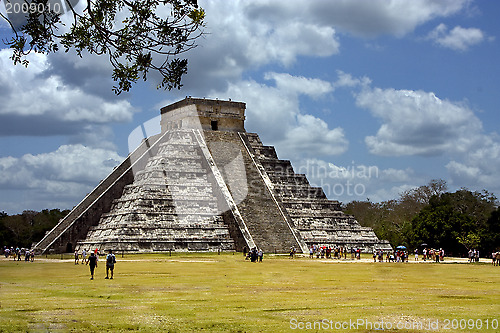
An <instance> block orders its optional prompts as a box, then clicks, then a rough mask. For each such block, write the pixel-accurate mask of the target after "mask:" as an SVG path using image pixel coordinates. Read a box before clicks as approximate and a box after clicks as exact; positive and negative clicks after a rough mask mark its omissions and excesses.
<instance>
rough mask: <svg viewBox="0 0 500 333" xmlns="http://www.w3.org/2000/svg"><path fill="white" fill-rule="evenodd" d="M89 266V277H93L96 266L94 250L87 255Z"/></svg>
mask: <svg viewBox="0 0 500 333" xmlns="http://www.w3.org/2000/svg"><path fill="white" fill-rule="evenodd" d="M89 266H90V279H91V280H93V279H94V269H95V268H96V267H97V256H96V255H95V253H94V252H92V253H90V257H89Z"/></svg>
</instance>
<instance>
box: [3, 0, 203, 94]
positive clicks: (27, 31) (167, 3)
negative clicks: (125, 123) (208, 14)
mask: <svg viewBox="0 0 500 333" xmlns="http://www.w3.org/2000/svg"><path fill="white" fill-rule="evenodd" d="M21 1H22V2H21V5H23V6H24V7H20V8H25V9H26V10H23V11H24V12H27V13H26V16H25V17H22V19H21V20H20V19H19V17H16V16H13V15H14V14H13V13H12V6H13V5H15V4H16V3H18V5H19V0H18V1H15V0H5V4H6V8H8V6H9V5H10V6H11V7H10V8H11V15H9V14H8V15H7V16H5V15H3V14H1V13H0V16H2V17H3V18H4V19H5V20H7V22H8V23H9V24H10V26H11V28H12V31H13V36H12V38H11V39H10V40H7V41H5V43H6V44H7V45H9V46H10V48H11V49H12V51H13V54H12V57H11V59H12V60H13V61H14V64H19V63H21V64H23V65H25V66H28V60H27V58H26V56H27V55H28V54H29V53H31V52H41V53H45V54H49V53H52V52H57V51H59V49H60V47H61V46H62V47H64V49H65V51H66V52H68V51H69V50H71V49H73V50H75V51H76V53H77V54H78V55H79V56H80V57H82V55H83V54H84V53H85V51H86V52H88V53H90V54H96V55H106V56H108V57H109V61H110V63H111V65H112V66H113V74H112V78H113V80H115V81H117V82H118V86H115V87H113V91H114V92H115V93H116V94H120V93H121V92H123V91H129V90H130V88H131V86H132V84H133V83H136V82H137V81H138V80H139V79H140V78H141V77H142V79H143V80H146V79H147V74H148V72H149V71H150V70H154V71H156V72H158V73H159V74H160V75H161V77H162V81H161V83H160V84H159V85H158V87H157V88H163V89H169V90H170V89H173V88H180V87H181V86H182V85H181V77H182V75H184V74H185V73H186V72H187V60H186V59H179V58H177V56H178V55H180V54H182V53H184V52H186V51H188V50H190V49H192V48H193V47H195V46H196V44H195V40H196V39H197V38H199V37H200V36H201V35H202V30H201V29H202V27H203V26H204V18H205V12H204V11H203V9H201V8H199V7H198V5H197V1H196V0H93V1H92V0H87V1H86V7H85V9H84V10H83V12H79V11H78V10H77V9H76V4H78V1H75V0H64V1H63V3H64V7H65V8H66V9H67V12H68V14H69V15H68V16H69V17H71V18H72V23H71V26H70V27H69V29H68V28H67V25H66V23H65V22H63V21H62V20H61V17H62V14H63V9H62V8H61V6H59V7H57V6H56V3H54V1H53V0H21ZM15 10H17V11H19V8H17V9H15ZM165 11H169V12H170V14H169V15H166V17H165V14H162V12H165ZM60 31H64V32H62V33H61V32H60Z"/></svg>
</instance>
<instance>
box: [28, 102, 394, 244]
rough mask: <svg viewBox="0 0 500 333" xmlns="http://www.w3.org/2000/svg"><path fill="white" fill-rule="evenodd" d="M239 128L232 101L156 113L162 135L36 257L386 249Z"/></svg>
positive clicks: (240, 116)
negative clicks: (83, 252)
mask: <svg viewBox="0 0 500 333" xmlns="http://www.w3.org/2000/svg"><path fill="white" fill-rule="evenodd" d="M244 121H245V103H241V102H233V101H221V100H210V99H199V98H190V97H189V98H185V99H183V100H181V101H179V102H177V103H174V104H171V105H168V106H166V107H164V108H162V109H161V121H160V125H161V126H160V127H161V132H160V133H159V134H155V135H151V136H149V137H147V138H144V139H143V140H142V141H141V143H140V144H139V146H138V147H137V148H135V150H134V151H133V152H132V153H130V154H129V156H128V157H127V158H126V159H125V161H123V162H122V163H121V164H120V165H119V166H118V167H116V168H115V169H114V170H113V172H111V174H110V175H108V177H106V178H105V179H104V180H102V181H101V183H99V185H97V187H96V188H95V189H94V190H93V191H92V192H91V193H89V194H88V195H87V196H86V197H85V198H84V199H83V200H82V201H81V202H80V203H79V204H78V205H77V206H75V207H74V208H73V210H72V211H71V212H70V213H69V214H68V215H67V216H66V217H65V218H64V219H62V220H61V221H60V222H59V223H58V224H57V225H56V226H55V227H54V228H53V229H52V230H51V231H50V232H49V233H47V235H46V236H45V237H44V238H43V239H42V240H41V241H40V242H39V243H38V244H37V245H36V250H38V251H39V252H47V251H53V252H73V251H74V250H75V249H83V248H85V249H95V248H98V249H100V250H107V249H113V250H115V251H127V252H153V251H242V250H243V249H245V248H246V249H251V248H254V247H257V248H260V249H262V250H263V251H264V252H266V253H271V252H274V253H283V252H288V251H289V250H290V248H295V249H296V250H297V251H298V252H307V251H308V248H309V247H311V246H312V245H320V246H322V245H324V246H331V247H337V246H338V247H345V248H349V249H350V248H360V249H362V250H363V251H372V250H373V249H383V250H388V249H390V245H389V243H388V242H387V241H381V240H379V239H378V238H377V236H376V235H375V234H374V232H373V230H372V229H370V228H366V227H361V226H360V225H359V223H358V222H357V221H356V220H355V218H354V217H353V216H350V215H346V214H345V213H343V212H342V211H341V208H340V204H339V202H337V201H334V200H329V199H328V198H327V197H326V195H325V194H324V192H323V190H322V189H321V188H319V187H313V186H311V185H310V184H309V182H308V180H307V178H306V176H305V175H303V174H296V173H295V172H294V170H293V167H292V165H291V163H290V161H287V160H280V159H279V158H278V156H277V154H276V151H275V149H274V147H272V146H265V145H263V144H262V142H261V141H260V139H259V136H258V135H257V134H255V133H247V132H246V131H245V128H244ZM141 133H142V131H141Z"/></svg>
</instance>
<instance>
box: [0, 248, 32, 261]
mask: <svg viewBox="0 0 500 333" xmlns="http://www.w3.org/2000/svg"><path fill="white" fill-rule="evenodd" d="M3 254H4V255H5V258H10V257H12V258H14V260H15V261H22V260H23V259H24V261H30V262H33V261H35V251H33V250H30V249H25V248H19V247H16V248H14V247H10V248H9V247H7V246H4V247H3Z"/></svg>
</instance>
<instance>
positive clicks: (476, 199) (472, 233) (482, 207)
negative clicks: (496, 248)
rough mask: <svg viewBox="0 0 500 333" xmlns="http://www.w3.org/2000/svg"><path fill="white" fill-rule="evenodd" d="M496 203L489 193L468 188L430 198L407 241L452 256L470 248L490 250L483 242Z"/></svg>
mask: <svg viewBox="0 0 500 333" xmlns="http://www.w3.org/2000/svg"><path fill="white" fill-rule="evenodd" d="M495 204H496V198H495V197H494V196H492V195H491V194H489V193H488V192H482V193H481V192H471V191H469V190H467V189H461V190H459V191H456V192H454V193H443V194H441V195H439V196H438V195H436V196H433V197H432V198H431V200H430V202H429V205H427V206H426V207H424V208H423V209H422V210H421V212H420V213H419V214H418V215H417V216H416V217H415V218H414V219H413V221H412V228H411V234H410V235H409V241H410V243H411V245H413V246H415V245H418V244H419V243H421V242H426V243H428V244H429V245H431V246H434V247H442V248H445V249H447V251H449V252H452V253H453V254H460V253H464V252H467V251H468V250H469V249H470V248H479V249H481V250H484V251H489V250H490V249H488V248H486V246H488V245H487V244H483V242H482V241H483V239H486V237H487V236H488V233H489V232H490V229H491V228H490V226H489V221H490V218H491V216H492V213H493V211H495V209H496V207H495Z"/></svg>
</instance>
